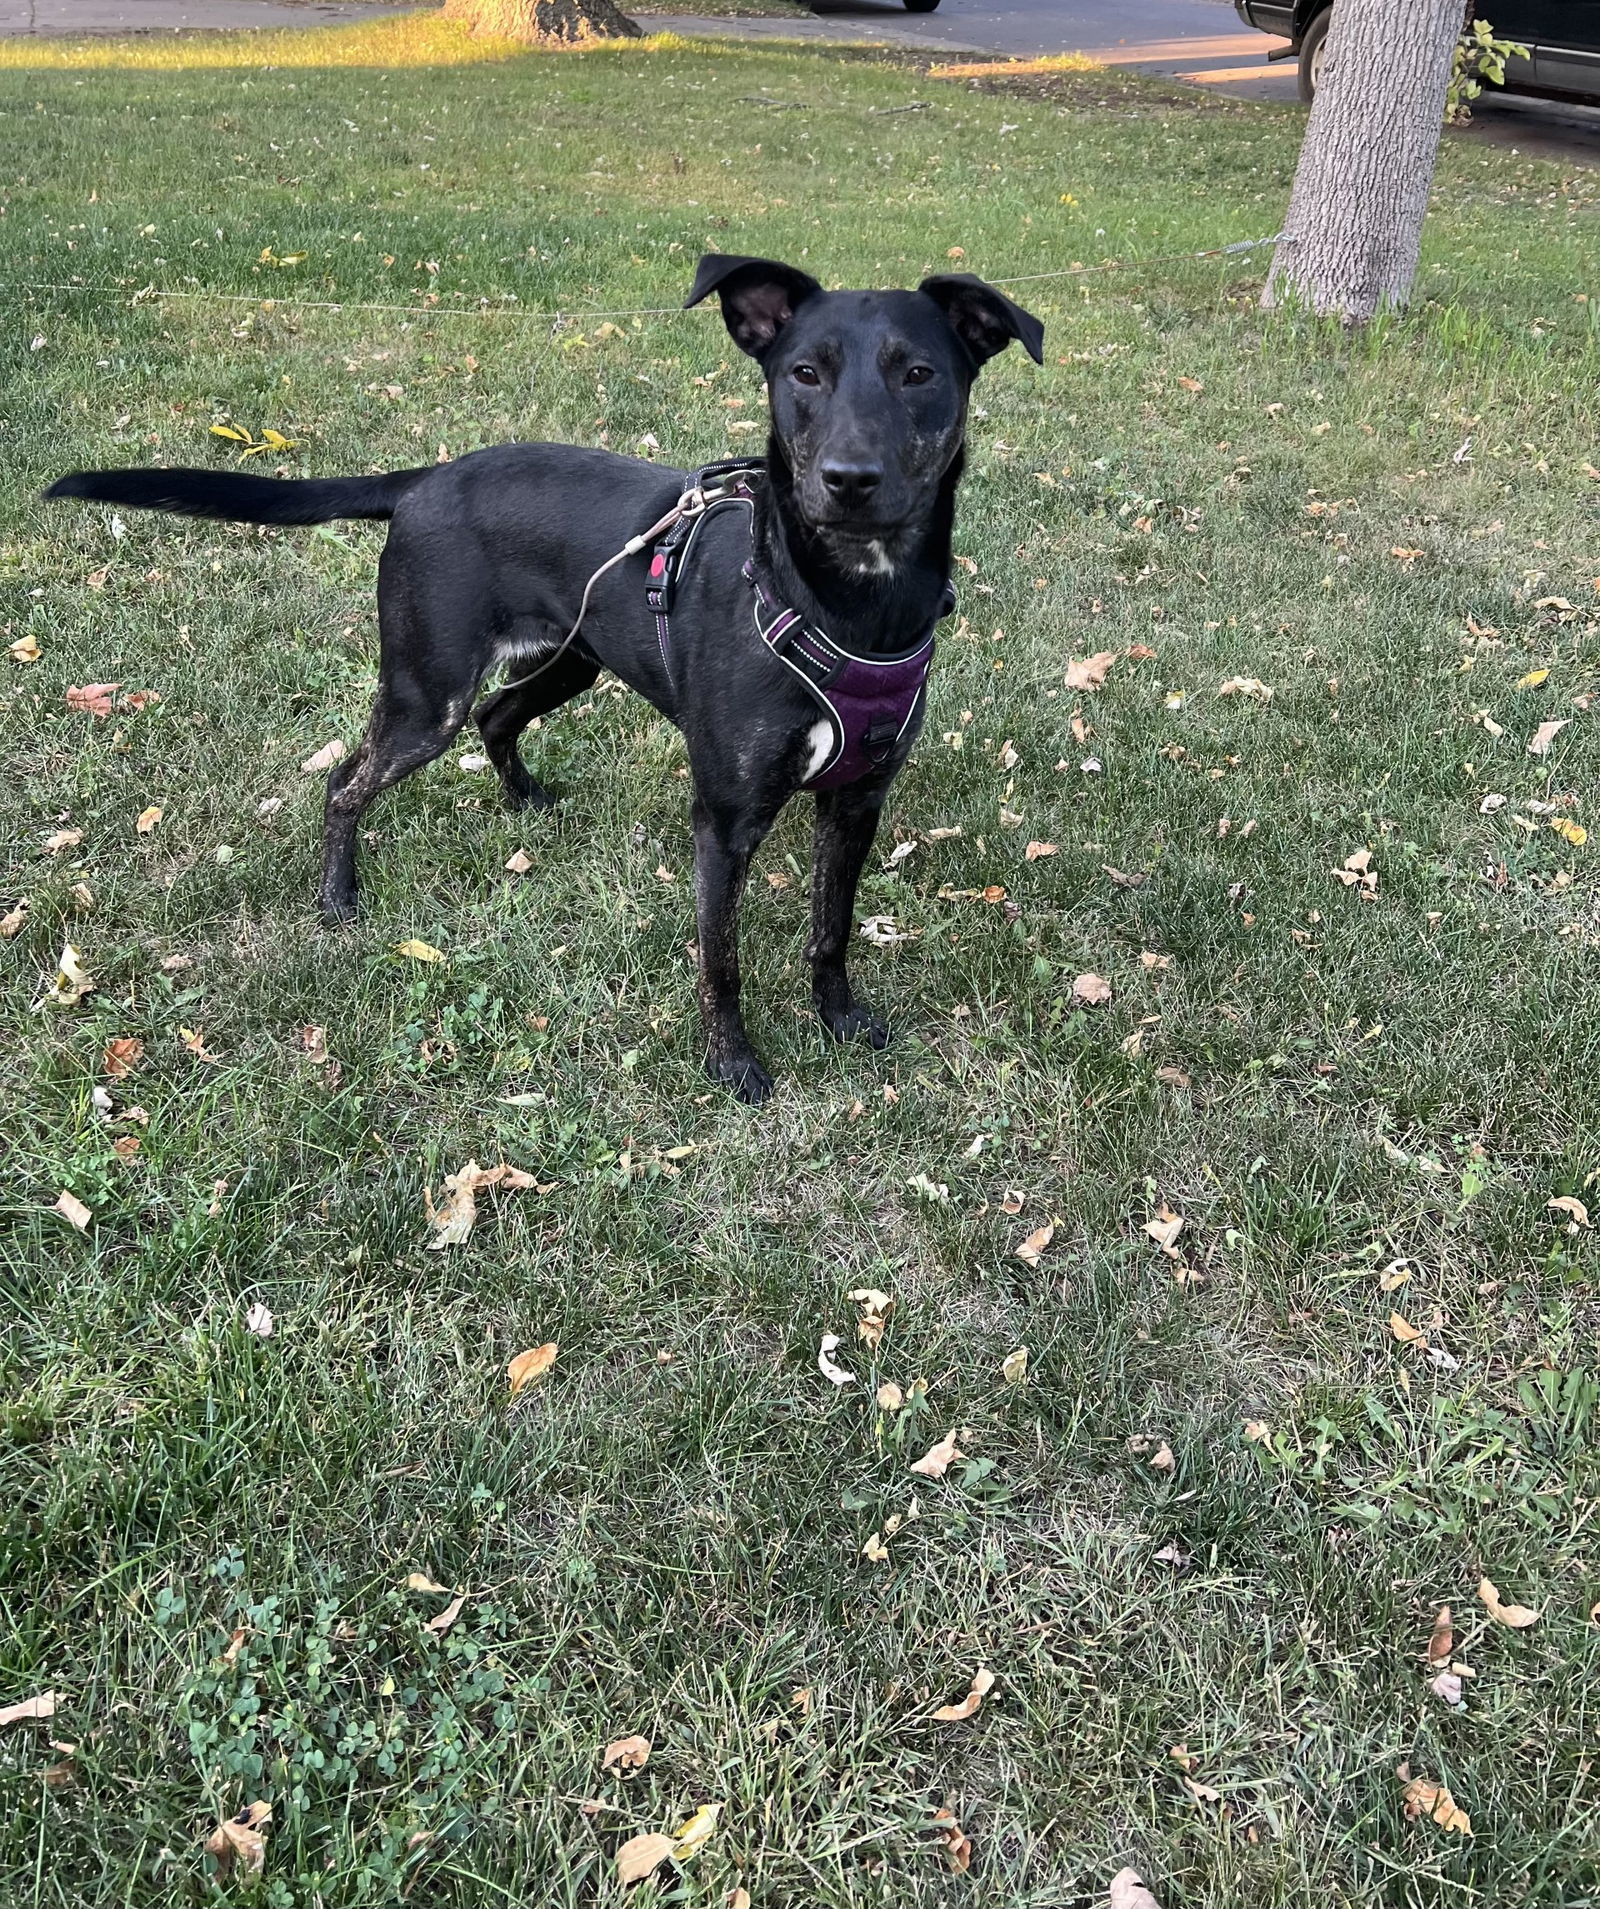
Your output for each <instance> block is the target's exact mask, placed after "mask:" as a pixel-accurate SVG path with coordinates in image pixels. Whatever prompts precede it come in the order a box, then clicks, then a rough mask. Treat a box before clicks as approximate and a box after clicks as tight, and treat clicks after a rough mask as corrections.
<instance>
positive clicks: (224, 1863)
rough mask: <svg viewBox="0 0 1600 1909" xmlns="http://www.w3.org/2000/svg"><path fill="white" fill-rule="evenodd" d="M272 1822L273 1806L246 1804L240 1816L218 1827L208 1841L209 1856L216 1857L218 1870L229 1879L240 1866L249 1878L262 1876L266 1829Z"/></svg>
mask: <svg viewBox="0 0 1600 1909" xmlns="http://www.w3.org/2000/svg"><path fill="white" fill-rule="evenodd" d="M271 1821H272V1805H271V1804H270V1803H246V1804H245V1806H244V1808H243V1809H242V1810H240V1812H239V1814H238V1815H237V1816H230V1817H229V1818H228V1819H227V1821H226V1822H223V1823H219V1824H218V1825H217V1827H216V1828H215V1829H214V1830H213V1831H212V1832H211V1834H210V1835H209V1836H208V1837H207V1838H206V1852H207V1854H208V1855H211V1856H215V1857H216V1859H217V1868H218V1869H219V1870H221V1872H222V1873H223V1875H227V1874H228V1873H229V1872H230V1871H231V1870H232V1868H233V1865H234V1863H235V1862H237V1863H238V1865H239V1868H240V1870H241V1872H242V1873H243V1874H244V1875H246V1876H259V1875H260V1874H261V1871H262V1869H263V1868H264V1866H265V1864H266V1860H267V1843H266V1838H265V1837H264V1836H263V1835H262V1831H263V1829H265V1827H266V1825H267V1824H268V1823H270V1822H271Z"/></svg>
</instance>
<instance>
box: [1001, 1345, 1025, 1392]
mask: <svg viewBox="0 0 1600 1909" xmlns="http://www.w3.org/2000/svg"><path fill="white" fill-rule="evenodd" d="M1000 1376H1001V1378H1002V1379H1004V1380H1005V1382H1006V1384H1007V1385H1021V1384H1023V1383H1024V1381H1025V1380H1026V1379H1027V1376H1028V1348H1027V1347H1026V1346H1018V1347H1017V1349H1016V1351H1015V1352H1008V1353H1007V1354H1006V1356H1005V1358H1004V1359H1002V1360H1001V1361H1000Z"/></svg>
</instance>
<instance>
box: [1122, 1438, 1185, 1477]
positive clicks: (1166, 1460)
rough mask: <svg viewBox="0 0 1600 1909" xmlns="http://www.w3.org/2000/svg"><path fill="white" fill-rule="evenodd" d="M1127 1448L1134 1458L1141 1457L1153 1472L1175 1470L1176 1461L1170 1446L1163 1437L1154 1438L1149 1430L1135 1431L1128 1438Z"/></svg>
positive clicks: (1176, 1467) (1176, 1466)
mask: <svg viewBox="0 0 1600 1909" xmlns="http://www.w3.org/2000/svg"><path fill="white" fill-rule="evenodd" d="M1128 1450H1129V1451H1130V1452H1132V1454H1133V1455H1134V1457H1135V1458H1142V1459H1143V1460H1144V1462H1145V1463H1146V1464H1147V1465H1148V1466H1149V1467H1150V1469H1151V1471H1153V1472H1175V1471H1176V1470H1177V1469H1178V1461H1177V1459H1175V1458H1174V1457H1173V1456H1172V1447H1171V1446H1170V1445H1169V1444H1168V1443H1167V1441H1166V1440H1165V1439H1164V1438H1155V1437H1153V1436H1152V1435H1151V1434H1150V1433H1149V1432H1136V1433H1135V1434H1134V1436H1133V1437H1132V1438H1130V1439H1129V1440H1128Z"/></svg>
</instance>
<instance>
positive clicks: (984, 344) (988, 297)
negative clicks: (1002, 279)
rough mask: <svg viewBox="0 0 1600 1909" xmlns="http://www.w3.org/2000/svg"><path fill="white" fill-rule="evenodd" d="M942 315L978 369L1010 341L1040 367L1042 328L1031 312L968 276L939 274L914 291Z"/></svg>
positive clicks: (968, 273) (1042, 350)
mask: <svg viewBox="0 0 1600 1909" xmlns="http://www.w3.org/2000/svg"><path fill="white" fill-rule="evenodd" d="M917 290H918V291H919V292H923V293H925V294H926V295H927V296H928V297H929V298H931V299H932V300H933V302H934V304H936V305H937V306H939V307H940V309H941V310H942V311H943V312H944V315H945V317H946V318H948V319H949V321H950V324H951V328H952V329H953V330H954V332H955V334H956V336H957V337H958V338H959V339H960V340H961V342H962V344H964V345H965V346H966V348H967V350H968V351H970V352H971V353H972V355H973V357H974V358H975V359H976V360H977V361H978V363H979V364H980V365H983V364H987V363H988V361H989V360H990V359H991V358H992V357H993V356H994V355H995V353H996V352H999V351H1004V350H1005V348H1006V346H1007V345H1009V344H1010V343H1011V341H1012V339H1013V338H1015V339H1017V340H1018V342H1019V343H1020V344H1021V345H1022V348H1023V350H1024V351H1026V352H1027V354H1028V356H1029V357H1030V358H1031V359H1032V360H1033V362H1034V363H1035V364H1036V365H1042V364H1043V363H1044V326H1043V325H1041V324H1040V323H1039V321H1038V319H1037V318H1035V317H1034V315H1033V313H1032V312H1025V311H1024V310H1023V309H1022V307H1021V306H1020V305H1014V304H1012V302H1011V300H1010V299H1009V298H1007V297H1006V295H1005V293H1004V292H997V291H996V290H995V288H994V287H993V286H992V285H985V284H984V282H983V280H982V279H981V278H974V277H973V276H972V274H971V273H970V272H940V273H939V274H938V276H937V277H935V278H925V279H924V280H923V281H922V283H921V284H920V285H919V286H918V287H917Z"/></svg>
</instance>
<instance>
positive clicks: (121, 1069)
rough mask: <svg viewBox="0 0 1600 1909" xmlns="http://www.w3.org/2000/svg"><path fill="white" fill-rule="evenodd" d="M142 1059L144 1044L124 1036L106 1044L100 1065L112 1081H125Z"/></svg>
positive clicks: (129, 1036)
mask: <svg viewBox="0 0 1600 1909" xmlns="http://www.w3.org/2000/svg"><path fill="white" fill-rule="evenodd" d="M143 1059H144V1042H143V1041H138V1040H135V1039H133V1037H132V1036H131V1035H124V1036H123V1037H122V1038H120V1039H118V1040H115V1041H107V1042H106V1051H105V1053H104V1054H103V1055H102V1056H101V1059H100V1065H101V1066H102V1067H103V1068H104V1069H105V1072H106V1074H107V1075H108V1076H109V1078H110V1079H112V1080H126V1079H127V1077H128V1075H129V1074H131V1073H132V1072H133V1070H134V1069H135V1068H136V1067H137V1066H138V1065H139V1063H140V1061H142V1060H143Z"/></svg>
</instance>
